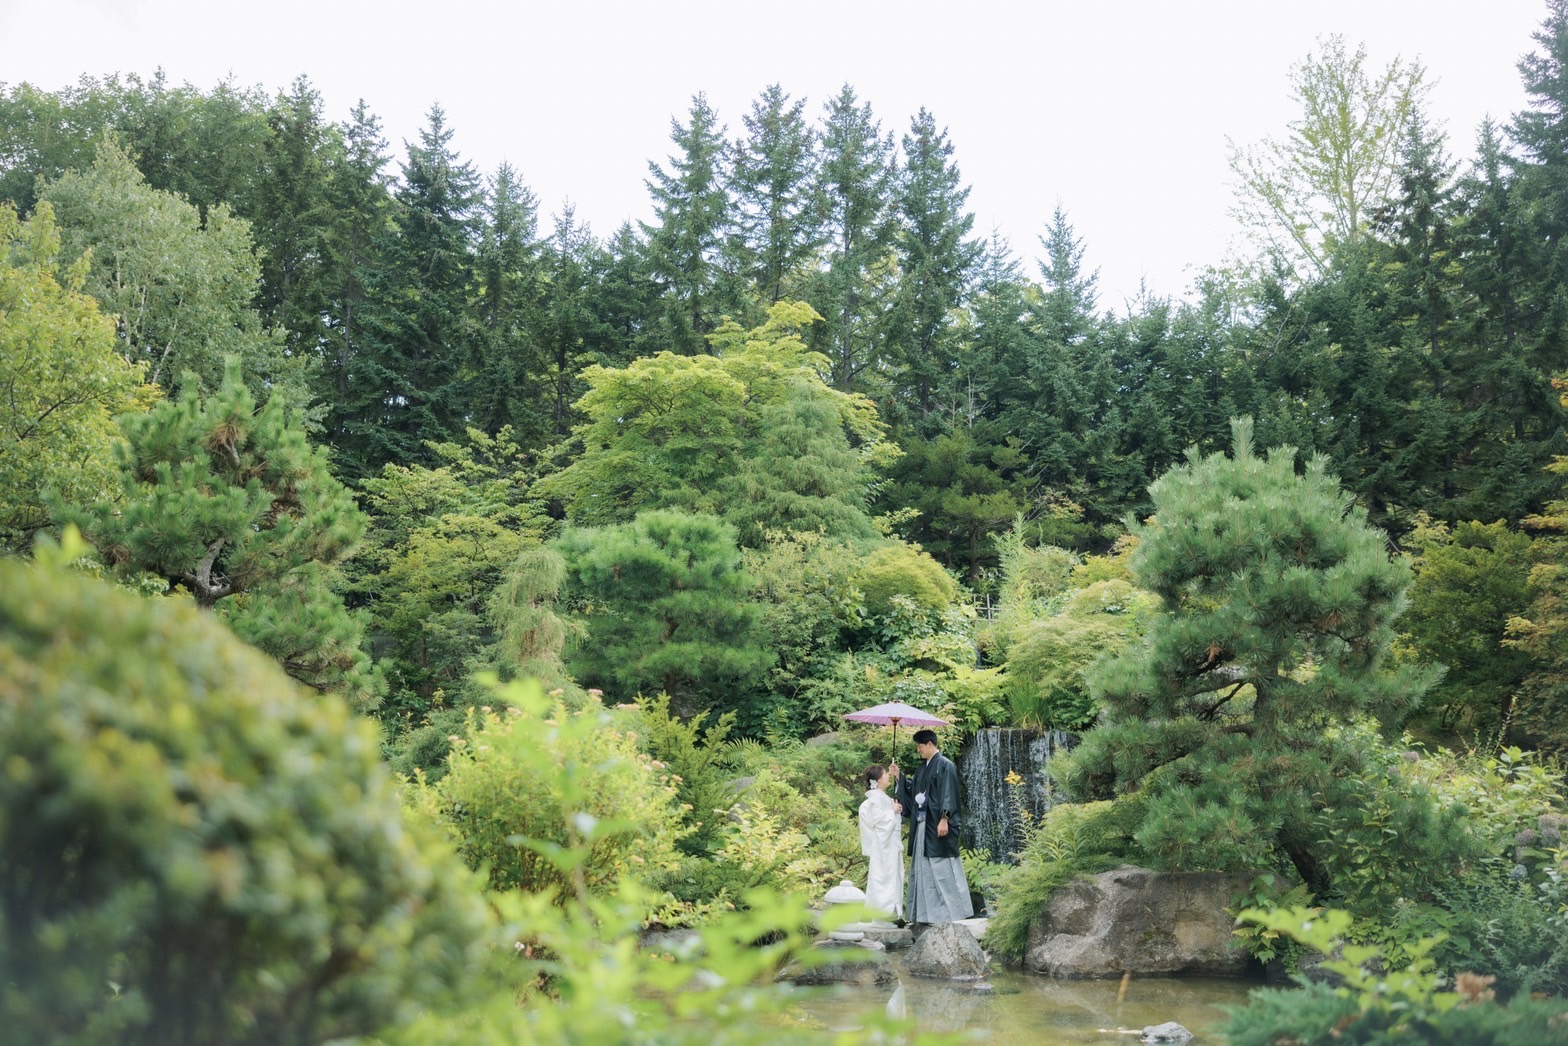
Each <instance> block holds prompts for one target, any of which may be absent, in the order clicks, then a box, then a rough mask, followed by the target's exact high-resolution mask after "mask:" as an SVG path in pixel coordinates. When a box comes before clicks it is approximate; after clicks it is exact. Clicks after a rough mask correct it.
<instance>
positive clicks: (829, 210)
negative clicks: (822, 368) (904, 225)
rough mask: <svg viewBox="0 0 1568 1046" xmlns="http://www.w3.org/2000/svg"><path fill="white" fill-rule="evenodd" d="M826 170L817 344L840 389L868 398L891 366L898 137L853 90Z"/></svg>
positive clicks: (831, 135) (829, 146) (837, 103)
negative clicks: (887, 363)
mask: <svg viewBox="0 0 1568 1046" xmlns="http://www.w3.org/2000/svg"><path fill="white" fill-rule="evenodd" d="M821 151H822V160H821V166H820V167H819V169H818V179H819V187H818V190H817V195H818V206H819V207H820V208H821V212H822V221H823V236H824V239H825V240H826V241H827V246H826V267H827V271H826V272H825V273H823V274H822V275H821V276H820V277H819V279H818V282H817V285H815V286H813V288H812V289H811V291H810V292H809V300H810V301H811V302H812V303H813V305H815V306H816V307H817V308H818V310H819V311H820V312H821V313H822V314H823V316H824V318H825V319H826V321H827V322H826V323H825V324H824V325H823V329H822V331H821V332H820V334H819V335H818V336H817V337H816V340H815V341H814V342H813V345H814V346H816V347H817V348H819V349H820V350H821V351H822V353H823V354H824V355H825V356H827V357H828V359H829V360H830V361H831V362H832V375H833V376H832V385H833V387H834V388H836V389H838V390H839V391H840V392H866V391H868V390H869V389H870V388H871V378H872V375H873V374H875V373H876V371H877V370H878V368H879V367H880V365H881V363H882V362H883V357H882V352H883V342H884V341H885V336H886V335H885V326H886V314H887V312H888V309H889V307H890V304H891V301H892V291H893V287H894V285H895V284H894V280H893V268H892V264H891V251H892V244H893V232H894V225H893V177H894V172H895V171H896V162H895V159H894V155H893V135H892V132H891V131H890V132H887V133H886V134H884V133H883V131H882V125H881V123H880V122H879V121H878V120H877V119H876V117H875V115H874V114H873V113H872V110H871V103H869V102H867V103H864V104H861V103H860V101H859V99H858V98H857V97H856V95H855V91H854V88H852V87H850V86H849V85H848V84H845V85H844V87H843V89H842V90H840V91H839V93H838V94H837V95H836V96H835V97H834V98H833V99H832V100H831V101H829V102H828V103H827V106H826V114H825V118H824V120H823V128H822V135H821Z"/></svg>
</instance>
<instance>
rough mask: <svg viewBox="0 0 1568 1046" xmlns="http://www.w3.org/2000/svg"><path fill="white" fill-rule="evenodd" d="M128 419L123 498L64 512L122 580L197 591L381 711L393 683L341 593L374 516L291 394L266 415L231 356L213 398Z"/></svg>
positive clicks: (258, 637)
mask: <svg viewBox="0 0 1568 1046" xmlns="http://www.w3.org/2000/svg"><path fill="white" fill-rule="evenodd" d="M121 428H122V431H123V433H124V438H125V442H123V443H121V444H118V445H117V446H116V460H117V461H118V463H119V475H118V477H117V480H118V486H119V490H118V491H117V492H116V493H117V495H118V496H117V498H116V499H115V500H107V499H106V500H102V501H97V502H94V503H93V504H90V505H86V506H83V507H81V508H79V509H78V508H72V507H70V506H61V508H60V511H61V512H62V514H63V515H64V516H65V517H66V518H69V519H72V520H74V521H75V522H77V523H78V524H79V525H80V526H81V527H82V529H83V532H84V533H85V535H86V536H87V538H88V540H89V541H91V542H92V543H93V544H94V545H96V546H97V547H98V551H99V554H100V555H102V557H103V558H104V559H105V560H106V561H107V562H108V563H109V564H111V565H112V566H113V567H115V568H116V569H117V570H118V571H119V572H120V573H121V574H122V575H125V576H135V575H137V574H152V575H155V576H157V577H158V578H160V579H161V580H162V581H163V582H164V583H165V584H167V585H168V586H169V587H170V589H180V590H183V591H185V592H188V593H189V594H190V596H191V597H192V598H193V599H194V600H195V601H196V605H197V606H199V607H202V608H203V609H211V610H214V611H215V612H217V613H219V614H220V615H221V616H223V617H225V618H227V619H228V621H229V623H230V624H231V625H232V627H233V629H234V631H235V632H236V633H238V634H239V635H241V636H242V637H244V638H245V639H247V640H248V641H250V642H252V643H254V644H255V645H257V646H258V647H260V648H261V649H263V650H265V651H266V652H267V653H269V654H271V655H272V656H273V657H274V658H276V659H277V660H278V661H279V663H280V664H282V665H283V668H284V670H285V671H287V672H288V673H289V674H290V675H292V676H294V677H295V678H296V679H298V680H300V681H301V682H304V683H306V684H308V685H310V686H313V687H316V688H318V689H322V690H331V691H335V692H338V693H341V694H343V695H344V696H345V697H347V698H348V699H349V700H350V701H352V702H353V703H355V704H356V705H358V706H360V707H362V708H368V707H373V706H374V704H375V703H376V702H377V701H379V699H380V693H381V689H382V684H381V681H380V679H379V676H378V675H377V674H376V673H375V672H374V671H372V670H371V667H370V664H369V658H368V656H367V654H366V652H365V650H364V643H363V628H362V626H361V624H360V623H359V622H358V621H357V620H356V619H355V618H353V617H352V616H350V615H349V613H348V611H347V610H345V609H344V606H343V601H342V597H341V596H339V595H338V594H337V593H336V591H335V586H336V584H337V576H336V572H337V567H338V565H339V564H340V563H342V562H343V560H345V559H347V558H348V556H349V555H351V554H352V553H353V551H354V548H355V546H356V545H357V544H358V542H359V540H360V538H361V536H362V535H363V534H364V532H365V526H366V519H365V516H364V515H363V513H361V512H360V511H359V508H358V507H357V506H356V505H355V504H354V499H353V498H352V497H351V496H350V495H349V492H348V490H347V489H346V488H344V487H343V485H342V484H341V483H339V482H338V481H337V480H336V479H334V478H333V476H332V473H331V471H330V470H329V469H328V467H327V460H326V455H325V453H324V452H323V451H321V450H320V449H319V448H316V447H312V446H311V445H310V444H309V442H308V441H307V440H306V439H305V434H304V432H303V431H302V429H301V427H300V425H299V423H298V420H297V418H296V417H292V416H290V414H289V412H288V410H287V408H286V407H285V406H284V404H283V402H282V401H281V400H278V399H273V400H269V401H268V402H267V404H266V405H265V406H263V407H262V408H260V409H259V410H258V409H257V407H256V401H255V400H254V399H253V398H252V396H251V394H250V392H249V391H248V390H247V389H246V388H245V386H244V385H243V384H242V383H241V382H240V379H239V374H238V369H237V368H236V367H234V366H232V365H231V367H230V368H229V372H228V374H227V376H226V378H225V380H224V383H223V387H222V388H221V389H219V390H218V391H217V392H216V393H215V394H214V395H213V396H212V397H210V398H208V399H203V398H202V397H200V396H199V395H198V394H197V393H196V392H195V391H194V390H190V391H187V392H186V393H184V394H183V395H182V396H181V397H180V398H179V399H178V400H166V401H163V402H161V403H159V404H158V405H157V406H156V407H155V408H154V409H153V410H152V411H150V412H148V413H146V414H130V415H126V416H125V417H124V418H123V419H122V420H121Z"/></svg>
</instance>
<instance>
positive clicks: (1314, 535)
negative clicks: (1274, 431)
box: [1064, 419, 1431, 892]
mask: <svg viewBox="0 0 1568 1046" xmlns="http://www.w3.org/2000/svg"><path fill="white" fill-rule="evenodd" d="M1233 433H1234V440H1235V442H1234V447H1233V450H1232V454H1231V456H1230V457H1227V456H1226V455H1224V454H1219V453H1216V454H1211V455H1209V456H1207V457H1203V456H1200V455H1199V454H1198V452H1197V450H1196V449H1194V450H1192V451H1190V452H1189V453H1188V457H1187V461H1186V463H1185V464H1184V465H1182V466H1180V467H1178V468H1175V469H1172V470H1171V471H1170V472H1168V473H1166V474H1165V475H1164V476H1162V477H1161V478H1160V479H1159V480H1157V481H1156V482H1155V483H1154V484H1153V486H1152V487H1151V488H1150V496H1151V497H1152V499H1153V501H1154V509H1155V511H1154V516H1153V517H1152V518H1151V519H1150V520H1149V521H1148V522H1147V523H1145V524H1143V525H1141V526H1135V527H1134V532H1135V535H1136V536H1137V538H1138V539H1139V544H1138V547H1137V550H1136V552H1135V553H1134V556H1133V571H1134V573H1135V575H1136V577H1137V581H1138V584H1139V586H1140V587H1143V588H1146V589H1148V590H1149V591H1151V592H1153V593H1154V594H1155V595H1156V596H1158V597H1159V599H1160V602H1161V604H1162V609H1163V610H1164V616H1162V617H1160V618H1158V619H1156V620H1155V621H1153V622H1151V623H1150V628H1149V632H1148V634H1147V636H1146V637H1145V639H1144V641H1143V642H1141V643H1140V644H1138V645H1136V646H1134V647H1132V648H1129V649H1128V650H1127V651H1125V652H1124V653H1123V654H1121V655H1120V656H1119V657H1117V658H1115V659H1114V660H1112V661H1110V662H1108V663H1106V664H1104V665H1103V666H1102V667H1101V668H1100V669H1098V670H1097V671H1096V673H1095V675H1094V677H1093V678H1092V680H1091V683H1092V686H1093V689H1094V691H1095V693H1096V694H1097V696H1098V698H1099V700H1101V701H1102V702H1103V704H1104V706H1105V713H1104V716H1103V719H1102V721H1101V723H1100V724H1099V725H1098V726H1097V727H1096V728H1095V729H1094V730H1092V731H1090V732H1089V733H1088V734H1087V735H1086V736H1085V738H1084V741H1083V744H1082V745H1081V746H1080V747H1079V748H1078V749H1077V750H1076V751H1075V752H1074V753H1073V755H1072V757H1071V759H1070V761H1069V765H1068V767H1067V769H1066V771H1065V775H1064V776H1065V780H1066V782H1067V783H1068V785H1069V787H1070V788H1071V790H1072V791H1073V792H1074V793H1075V794H1077V795H1079V796H1080V797H1083V798H1099V797H1109V796H1110V795H1112V794H1116V793H1124V792H1129V791H1134V790H1136V791H1141V792H1142V793H1143V794H1145V795H1146V796H1147V800H1146V806H1145V809H1146V814H1145V816H1144V818H1143V821H1142V824H1141V826H1140V827H1139V829H1138V832H1137V836H1136V837H1137V841H1138V843H1139V845H1140V846H1141V847H1142V848H1143V849H1144V850H1146V851H1147V852H1149V853H1152V854H1154V855H1156V856H1157V857H1159V858H1160V859H1161V860H1163V861H1165V862H1167V863H1168V864H1169V865H1171V866H1173V867H1178V868H1249V867H1251V868H1260V867H1267V866H1268V865H1269V864H1270V862H1271V859H1272V857H1273V855H1274V853H1275V851H1276V850H1278V851H1279V852H1282V853H1283V855H1284V856H1285V857H1287V858H1288V859H1289V861H1290V862H1291V863H1292V864H1293V865H1294V866H1295V868H1296V870H1297V872H1298V873H1299V874H1300V876H1301V878H1302V881H1304V882H1305V883H1307V884H1308V885H1309V886H1310V887H1312V888H1313V889H1314V890H1315V891H1319V892H1322V891H1324V890H1326V889H1329V888H1330V887H1331V883H1332V873H1331V870H1330V869H1329V868H1328V867H1327V866H1326V865H1325V863H1324V861H1323V860H1322V852H1321V844H1322V840H1321V839H1320V837H1319V833H1318V831H1317V829H1316V827H1315V826H1314V818H1315V817H1317V816H1318V815H1320V814H1322V815H1332V814H1333V812H1334V810H1335V803H1336V801H1337V800H1336V796H1337V795H1338V789H1339V786H1340V784H1341V782H1343V781H1344V780H1345V778H1346V777H1347V776H1349V777H1351V778H1352V779H1353V778H1354V777H1355V776H1357V775H1358V774H1359V771H1360V760H1359V755H1358V753H1357V751H1356V750H1355V749H1354V748H1353V747H1352V746H1351V745H1349V744H1347V743H1344V742H1342V741H1339V740H1336V739H1335V734H1334V732H1333V728H1334V727H1336V726H1342V725H1346V724H1349V723H1351V722H1353V721H1355V720H1356V719H1357V718H1358V717H1362V716H1370V717H1373V718H1375V719H1377V720H1378V721H1380V722H1382V723H1383V724H1385V725H1386V726H1390V727H1393V726H1397V725H1398V724H1399V723H1401V722H1402V721H1403V718H1404V717H1405V716H1406V715H1407V714H1408V713H1409V712H1410V711H1411V710H1412V708H1413V707H1414V706H1415V704H1416V703H1417V702H1418V701H1419V699H1420V696H1421V694H1422V693H1423V692H1424V691H1425V690H1426V688H1427V687H1428V686H1429V685H1430V682H1431V674H1430V673H1426V672H1421V671H1417V670H1413V669H1412V670H1393V669H1391V668H1390V667H1389V665H1388V663H1387V655H1388V650H1389V645H1390V643H1391V641H1392V639H1393V636H1394V632H1393V625H1394V622H1395V620H1396V619H1397V618H1398V616H1399V614H1400V612H1401V611H1402V610H1403V608H1404V605H1405V591H1406V588H1407V587H1408V585H1409V583H1410V568H1409V566H1408V565H1407V564H1406V563H1405V562H1404V561H1402V560H1398V559H1394V558H1392V557H1391V556H1390V554H1389V550H1388V547H1387V540H1386V538H1385V537H1384V536H1383V534H1381V533H1380V532H1379V531H1377V530H1375V529H1373V528H1372V527H1370V526H1368V525H1367V522H1366V512H1365V511H1364V510H1363V509H1361V508H1360V507H1359V506H1357V505H1355V504H1354V503H1353V502H1352V501H1351V499H1350V498H1349V497H1348V496H1347V495H1346V494H1345V493H1344V492H1343V491H1341V490H1340V488H1339V484H1338V483H1337V482H1336V481H1335V480H1334V478H1333V476H1332V475H1330V474H1329V472H1328V467H1327V461H1326V459H1324V458H1323V457H1322V456H1321V455H1319V456H1316V457H1314V458H1312V459H1311V460H1310V461H1308V462H1307V464H1306V468H1305V470H1304V471H1303V472H1301V473H1298V472H1297V471H1296V465H1295V451H1294V449H1293V448H1290V447H1280V448H1276V449H1274V450H1273V451H1271V452H1269V454H1268V455H1267V456H1266V457H1260V456H1257V455H1255V454H1254V453H1253V449H1252V424H1251V421H1250V419H1238V420H1237V421H1235V422H1234V423H1233Z"/></svg>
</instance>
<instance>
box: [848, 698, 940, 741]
mask: <svg viewBox="0 0 1568 1046" xmlns="http://www.w3.org/2000/svg"><path fill="white" fill-rule="evenodd" d="M844 718H845V719H848V720H850V721H851V722H855V723H879V724H880V723H891V724H893V747H894V749H895V750H896V749H897V748H898V724H899V723H908V724H909V725H910V726H946V725H947V720H946V719H938V718H937V717H936V716H934V715H932V714H931V713H930V712H922V711H921V710H920V709H918V708H916V707H915V706H914V705H906V704H904V703H903V702H902V701H888V702H886V703H884V704H880V705H874V706H872V707H871V708H862V709H861V710H860V711H858V712H849V713H847V714H845V716H844Z"/></svg>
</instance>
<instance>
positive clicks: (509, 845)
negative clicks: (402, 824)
mask: <svg viewBox="0 0 1568 1046" xmlns="http://www.w3.org/2000/svg"><path fill="white" fill-rule="evenodd" d="M496 697H497V699H498V700H499V702H501V704H502V706H503V707H502V709H501V711H495V710H494V709H493V708H491V707H490V706H485V707H481V708H479V709H476V710H474V711H473V713H471V715H472V718H471V720H470V729H469V731H468V736H467V737H466V738H461V737H460V738H457V739H455V740H454V741H453V742H452V746H453V747H452V754H451V755H450V756H449V757H448V759H447V773H446V776H445V777H443V778H441V780H439V781H436V782H434V783H432V782H430V781H427V780H425V779H424V777H423V775H419V776H416V778H415V780H414V786H413V788H412V789H411V791H410V793H409V801H410V803H411V804H412V806H413V808H414V809H415V810H417V811H418V812H419V813H420V814H422V815H423V816H424V817H426V818H428V819H430V820H433V821H435V822H438V823H441V824H445V825H446V826H447V827H448V828H449V829H450V830H451V832H452V833H453V836H454V837H455V839H456V840H457V848H458V852H459V853H460V854H462V856H463V858H464V859H465V860H466V861H467V862H468V863H469V865H470V866H472V867H473V868H476V869H483V870H484V871H485V872H486V873H487V874H488V876H489V880H490V885H491V886H492V887H493V888H495V889H497V890H506V889H512V888H518V889H522V890H525V891H529V892H551V891H554V892H556V893H557V895H558V896H562V895H564V894H565V893H566V892H568V891H571V890H577V889H586V890H588V891H590V892H602V891H606V890H608V889H610V888H611V886H612V885H613V884H614V883H615V882H616V880H617V879H619V878H621V877H625V876H629V877H631V878H635V879H642V878H645V877H647V876H648V875H649V874H651V873H653V872H654V871H656V870H658V869H661V868H666V867H668V866H670V865H672V864H673V863H674V862H675V860H676V843H677V842H678V840H679V839H680V837H681V835H682V833H683V831H684V830H683V829H682V828H681V827H680V824H681V813H680V810H679V808H678V806H677V802H676V795H675V785H674V783H673V782H671V781H670V779H669V778H668V776H667V775H665V774H664V773H663V772H661V770H660V769H659V767H658V766H656V765H655V762H654V760H653V759H652V758H651V757H649V756H648V755H647V754H645V753H643V752H640V751H638V749H637V738H636V736H635V734H633V733H632V732H631V731H628V730H624V729H620V728H618V727H617V725H616V722H615V720H614V718H613V717H612V716H611V714H610V713H609V712H608V711H606V709H605V708H604V707H603V706H602V705H601V704H600V703H599V702H598V700H597V699H596V698H593V697H589V698H588V699H587V700H586V701H585V703H584V705H583V707H582V708H581V709H580V710H579V711H576V712H572V711H568V710H567V708H566V706H565V705H564V704H562V703H561V702H559V701H557V702H556V703H555V704H554V705H553V706H551V705H550V704H549V702H548V701H547V699H546V698H545V697H544V695H543V694H542V693H541V692H540V688H539V684H538V683H536V682H533V681H531V680H529V681H518V682H514V683H509V684H507V685H506V686H505V687H502V688H499V689H498V690H497V692H496ZM569 725H570V726H575V728H573V729H567V727H568V726H569ZM579 842H581V843H583V848H584V854H583V856H582V859H581V860H580V861H578V862H576V863H575V864H573V866H572V867H571V869H570V871H569V873H567V872H563V871H562V870H561V867H560V865H559V862H558V861H557V860H556V857H557V856H558V855H559V854H561V853H562V852H564V851H565V850H566V849H567V848H569V847H571V846H573V845H574V844H576V843H579Z"/></svg>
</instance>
